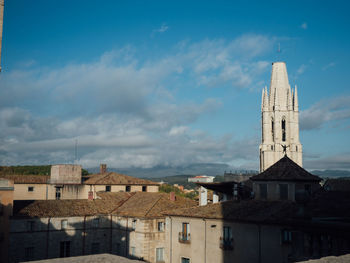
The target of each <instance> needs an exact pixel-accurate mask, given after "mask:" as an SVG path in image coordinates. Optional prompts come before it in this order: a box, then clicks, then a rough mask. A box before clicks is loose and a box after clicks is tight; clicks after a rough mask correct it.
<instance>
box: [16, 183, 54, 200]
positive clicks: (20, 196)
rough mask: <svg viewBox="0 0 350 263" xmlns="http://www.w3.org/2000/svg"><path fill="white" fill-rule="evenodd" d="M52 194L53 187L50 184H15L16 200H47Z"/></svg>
mask: <svg viewBox="0 0 350 263" xmlns="http://www.w3.org/2000/svg"><path fill="white" fill-rule="evenodd" d="M30 190H33V191H30ZM51 196H52V189H51V187H50V185H48V184H15V191H14V200H46V199H51V198H50V197H51Z"/></svg>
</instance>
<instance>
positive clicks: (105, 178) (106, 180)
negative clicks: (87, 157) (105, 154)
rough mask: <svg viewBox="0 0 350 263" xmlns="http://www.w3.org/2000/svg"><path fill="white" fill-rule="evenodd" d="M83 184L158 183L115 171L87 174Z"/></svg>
mask: <svg viewBox="0 0 350 263" xmlns="http://www.w3.org/2000/svg"><path fill="white" fill-rule="evenodd" d="M84 184H103V185H105V184H108V185H120V184H121V185H159V183H157V182H153V181H150V180H146V179H140V178H136V177H132V176H128V175H125V174H118V173H115V172H110V173H104V174H93V175H90V176H89V179H87V180H86V181H85V182H84Z"/></svg>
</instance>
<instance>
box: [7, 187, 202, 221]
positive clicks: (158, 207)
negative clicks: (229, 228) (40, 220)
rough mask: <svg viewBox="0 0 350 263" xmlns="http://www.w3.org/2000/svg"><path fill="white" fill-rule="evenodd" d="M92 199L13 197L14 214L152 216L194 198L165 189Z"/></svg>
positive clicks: (107, 194) (100, 196)
mask: <svg viewBox="0 0 350 263" xmlns="http://www.w3.org/2000/svg"><path fill="white" fill-rule="evenodd" d="M97 195H98V198H99V199H95V200H36V201H28V200H25V201H14V216H29V217H64V216H85V215H98V214H101V215H103V214H115V215H121V216H130V217H142V218H153V217H160V216H163V212H165V211H166V210H169V209H175V208H184V207H192V206H194V205H196V202H195V201H193V200H190V199H187V198H183V197H176V201H170V199H169V194H165V193H147V192H134V193H125V192H118V193H106V192H99V193H98V194H97Z"/></svg>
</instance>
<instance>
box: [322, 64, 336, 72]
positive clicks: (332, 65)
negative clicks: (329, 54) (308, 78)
mask: <svg viewBox="0 0 350 263" xmlns="http://www.w3.org/2000/svg"><path fill="white" fill-rule="evenodd" d="M335 65H336V64H335V62H330V63H328V64H327V65H325V66H324V67H322V70H323V71H325V70H327V69H329V68H332V67H334V66H335Z"/></svg>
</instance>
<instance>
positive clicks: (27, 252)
mask: <svg viewBox="0 0 350 263" xmlns="http://www.w3.org/2000/svg"><path fill="white" fill-rule="evenodd" d="M24 257H25V259H26V260H27V261H29V260H33V259H34V247H26V248H25V249H24Z"/></svg>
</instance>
